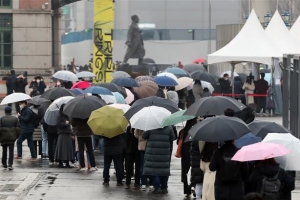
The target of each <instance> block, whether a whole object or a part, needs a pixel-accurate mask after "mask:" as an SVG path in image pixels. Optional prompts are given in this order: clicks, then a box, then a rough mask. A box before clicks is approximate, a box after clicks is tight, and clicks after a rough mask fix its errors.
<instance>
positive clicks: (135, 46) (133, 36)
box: [123, 15, 145, 65]
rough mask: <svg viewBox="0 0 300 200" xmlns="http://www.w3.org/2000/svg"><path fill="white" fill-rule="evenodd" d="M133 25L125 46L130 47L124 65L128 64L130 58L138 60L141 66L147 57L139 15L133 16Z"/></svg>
mask: <svg viewBox="0 0 300 200" xmlns="http://www.w3.org/2000/svg"><path fill="white" fill-rule="evenodd" d="M131 20H132V22H131V25H130V27H129V30H128V33H127V40H126V42H125V44H126V45H127V46H128V47H127V51H126V54H125V56H124V60H123V63H127V61H128V59H129V58H138V60H139V61H138V63H139V65H140V64H142V63H143V58H144V56H145V49H144V42H143V38H142V35H141V31H140V29H139V26H138V23H139V17H138V16H137V15H132V16H131Z"/></svg>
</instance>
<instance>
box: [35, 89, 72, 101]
mask: <svg viewBox="0 0 300 200" xmlns="http://www.w3.org/2000/svg"><path fill="white" fill-rule="evenodd" d="M65 96H75V94H74V93H73V92H72V91H71V90H68V89H66V88H63V87H57V88H52V89H49V90H47V91H46V92H45V93H44V94H42V95H41V97H42V98H45V99H48V100H56V99H58V98H60V97H65Z"/></svg>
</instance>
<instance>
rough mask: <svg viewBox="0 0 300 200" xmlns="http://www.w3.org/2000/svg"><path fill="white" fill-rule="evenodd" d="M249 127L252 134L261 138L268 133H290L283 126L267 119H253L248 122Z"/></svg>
mask: <svg viewBox="0 0 300 200" xmlns="http://www.w3.org/2000/svg"><path fill="white" fill-rule="evenodd" d="M249 128H250V130H251V132H252V133H253V134H254V135H256V136H257V137H260V138H261V139H264V138H265V137H266V136H267V135H268V133H290V131H289V130H288V129H287V128H285V127H284V126H282V125H280V124H277V123H275V122H269V121H259V120H255V121H254V122H252V123H250V124H249Z"/></svg>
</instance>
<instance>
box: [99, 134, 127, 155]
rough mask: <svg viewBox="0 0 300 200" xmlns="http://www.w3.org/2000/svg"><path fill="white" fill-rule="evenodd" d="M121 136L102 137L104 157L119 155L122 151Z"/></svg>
mask: <svg viewBox="0 0 300 200" xmlns="http://www.w3.org/2000/svg"><path fill="white" fill-rule="evenodd" d="M122 137H123V134H122V135H118V136H116V137H113V138H107V137H103V139H104V152H103V154H104V155H120V154H122V150H123V139H122Z"/></svg>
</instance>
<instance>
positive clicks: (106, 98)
mask: <svg viewBox="0 0 300 200" xmlns="http://www.w3.org/2000/svg"><path fill="white" fill-rule="evenodd" d="M86 95H89V96H93V94H92V93H86ZM97 95H98V96H100V97H101V99H103V101H105V103H107V104H108V103H117V99H116V97H115V96H114V95H106V94H97Z"/></svg>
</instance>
